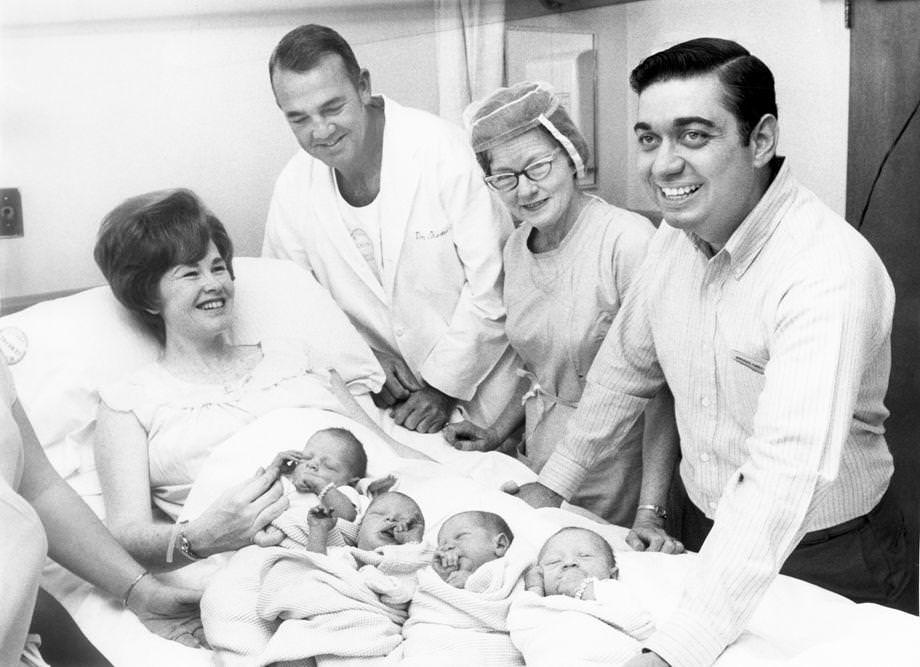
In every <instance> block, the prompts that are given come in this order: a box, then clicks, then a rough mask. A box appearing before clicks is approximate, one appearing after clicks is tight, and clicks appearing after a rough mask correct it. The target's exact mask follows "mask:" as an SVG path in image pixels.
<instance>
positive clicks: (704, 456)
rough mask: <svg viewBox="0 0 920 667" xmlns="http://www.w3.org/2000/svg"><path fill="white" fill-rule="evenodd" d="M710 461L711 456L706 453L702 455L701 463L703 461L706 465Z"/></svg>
mask: <svg viewBox="0 0 920 667" xmlns="http://www.w3.org/2000/svg"><path fill="white" fill-rule="evenodd" d="M708 460H709V454H707V453H706V452H703V453H702V454H700V461H702V462H703V463H706V462H707V461H708Z"/></svg>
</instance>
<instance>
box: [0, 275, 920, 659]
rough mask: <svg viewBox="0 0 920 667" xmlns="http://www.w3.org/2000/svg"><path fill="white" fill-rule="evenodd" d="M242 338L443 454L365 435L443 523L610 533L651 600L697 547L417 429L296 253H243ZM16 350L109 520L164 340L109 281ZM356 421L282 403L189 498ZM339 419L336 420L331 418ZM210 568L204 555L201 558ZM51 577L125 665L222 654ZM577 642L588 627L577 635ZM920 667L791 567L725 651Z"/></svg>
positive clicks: (202, 503)
mask: <svg viewBox="0 0 920 667" xmlns="http://www.w3.org/2000/svg"><path fill="white" fill-rule="evenodd" d="M234 267H235V270H236V277H237V280H236V312H235V322H234V336H235V338H236V340H237V341H238V342H257V341H259V340H267V339H270V338H286V339H294V340H296V341H298V344H301V345H302V346H303V348H304V351H305V353H306V354H308V355H310V357H311V359H312V360H313V363H314V365H315V366H317V367H320V368H327V367H335V368H336V369H337V370H338V372H339V374H340V375H341V376H342V377H343V379H344V380H345V382H346V384H347V385H348V386H349V388H350V389H351V390H352V393H353V394H355V395H356V398H357V400H358V401H359V403H361V404H362V405H363V406H364V407H365V409H366V410H367V411H368V413H369V414H370V415H371V416H372V418H373V419H374V420H375V421H376V422H377V423H378V425H379V426H380V427H381V429H382V430H383V431H384V432H386V433H387V434H388V435H389V436H391V437H395V438H396V439H398V440H400V441H402V442H403V443H405V444H407V445H409V446H411V447H414V448H416V449H418V450H420V451H424V452H425V453H426V454H429V455H430V456H431V457H432V458H434V459H435V460H436V461H437V462H438V463H429V462H405V461H398V460H397V459H395V458H394V457H393V456H392V454H390V453H389V451H388V450H387V448H386V445H385V444H384V442H383V440H382V439H381V438H380V437H379V436H378V435H377V434H375V433H374V432H372V431H367V432H362V428H365V427H361V426H358V425H354V424H352V425H350V426H351V427H353V428H354V429H356V434H358V435H359V436H363V437H362V439H363V440H364V442H365V447H366V448H367V450H368V456H369V474H371V475H376V474H385V473H389V472H393V471H394V470H395V471H396V473H397V475H398V476H399V478H400V488H401V489H402V490H403V491H405V492H407V493H409V494H410V495H413V496H414V497H416V499H417V500H418V501H419V503H420V505H421V507H422V509H423V512H424V513H425V516H426V519H427V524H428V534H429V535H433V534H435V533H436V531H437V528H438V526H439V524H440V523H441V522H442V521H443V519H445V518H446V517H447V516H449V515H450V514H452V513H454V512H456V511H460V510H462V509H487V510H492V511H496V512H498V513H500V514H501V515H502V516H504V517H505V519H506V520H507V521H508V522H509V524H510V525H511V527H512V530H514V531H515V534H516V538H515V539H516V540H520V541H522V542H523V543H524V544H525V545H527V544H530V545H532V547H533V549H534V552H535V551H536V548H537V547H538V546H539V545H540V544H541V543H542V541H543V540H544V539H545V538H546V537H547V536H549V535H550V534H551V533H552V532H554V531H555V530H556V529H557V528H558V527H560V526H563V525H585V526H589V527H592V528H594V529H595V530H597V531H598V532H600V533H602V534H603V535H604V536H605V537H607V539H608V540H609V541H610V542H611V543H612V544H613V546H614V548H615V549H616V550H617V551H618V554H619V555H618V558H619V561H620V567H621V571H622V572H623V576H624V577H631V578H632V579H633V580H634V581H636V582H638V583H641V585H642V586H644V587H645V592H646V594H647V595H649V596H650V598H652V597H654V598H656V599H660V600H673V601H675V602H676V596H677V595H678V593H679V587H680V582H681V579H682V577H683V576H684V575H685V574H686V573H687V572H688V571H689V567H690V566H691V564H692V560H693V559H694V558H695V556H694V555H692V554H689V555H683V556H663V555H650V554H639V553H632V552H630V550H629V547H628V546H627V545H626V542H625V536H626V532H627V531H626V529H625V528H622V527H619V526H612V525H608V524H600V523H596V522H594V521H593V520H592V519H591V518H589V517H588V516H586V514H585V513H583V512H579V511H577V510H574V509H572V508H563V509H559V510H556V509H544V510H534V509H532V508H530V507H528V506H527V505H525V504H524V503H523V502H521V501H520V500H518V499H517V498H514V497H512V496H508V495H507V494H503V493H501V492H500V491H499V487H500V485H501V484H502V483H503V482H506V481H509V480H513V481H516V482H518V483H524V482H527V481H531V480H533V479H534V475H533V473H532V472H531V471H529V470H528V469H527V468H526V467H524V466H523V465H521V464H520V463H518V462H517V461H514V460H512V459H510V458H508V457H505V456H504V455H501V454H497V453H489V454H480V453H466V452H457V451H455V450H453V449H451V448H450V447H449V446H447V445H446V443H445V442H444V441H443V439H442V438H441V436H440V435H438V434H434V435H420V434H415V433H410V432H409V431H406V430H405V429H402V428H401V427H398V426H396V425H395V424H394V423H393V422H392V421H391V420H390V419H389V418H388V417H387V415H386V413H385V411H382V410H379V409H377V408H376V407H374V405H373V403H372V401H371V400H370V397H369V395H368V393H367V392H368V389H369V388H370V387H371V386H373V384H374V382H376V381H379V380H380V379H381V371H380V368H379V366H378V365H377V363H376V360H375V358H374V356H373V354H372V353H371V352H370V350H369V349H368V348H367V346H366V345H365V343H364V342H363V341H362V339H361V338H360V336H359V334H358V333H357V331H356V330H355V329H354V328H353V327H352V325H351V324H350V322H349V321H348V319H347V318H346V317H345V315H344V314H343V313H342V312H341V311H340V310H339V309H338V308H337V306H336V305H335V304H334V303H333V302H332V300H331V298H330V297H329V296H328V294H327V293H326V292H325V291H324V290H323V289H322V288H321V287H320V286H319V285H317V284H316V282H315V281H314V280H313V279H312V277H311V276H309V275H308V274H307V273H305V272H304V271H302V270H301V269H299V268H298V267H296V266H295V265H293V264H292V263H290V262H287V261H282V260H271V259H259V258H245V257H241V258H237V259H236V260H235V262H234ZM4 330H5V331H6V333H7V336H6V339H7V340H8V341H12V343H13V347H14V348H15V349H14V350H12V354H13V355H14V356H17V352H18V351H23V350H24V352H25V354H24V355H22V357H21V359H19V360H18V361H17V362H16V363H15V364H14V365H13V366H12V367H11V369H12V372H13V376H14V379H15V382H16V385H17V390H18V392H19V396H20V399H21V401H22V403H23V405H24V407H25V409H26V411H27V412H28V414H29V417H30V419H31V420H32V422H33V425H34V426H35V430H36V432H37V434H38V436H39V439H40V441H41V442H42V445H43V446H44V448H45V451H46V452H47V454H48V456H49V458H50V459H51V461H52V463H53V464H54V466H55V467H56V468H57V470H58V471H59V472H60V473H61V475H62V476H63V477H64V478H65V479H66V480H67V481H68V482H69V483H70V484H71V486H73V488H74V489H76V490H77V492H78V493H79V494H80V495H81V496H82V497H83V498H84V500H86V502H87V503H88V504H89V505H90V507H92V509H93V510H94V511H95V512H96V513H97V514H99V515H100V516H104V506H103V503H102V496H101V491H100V488H99V482H98V478H97V476H96V471H95V466H94V463H93V432H94V419H95V413H96V406H97V403H98V394H97V391H96V389H97V387H99V386H100V385H102V384H104V383H106V382H110V381H112V380H114V379H117V378H119V377H121V376H123V375H124V374H126V373H129V372H130V371H131V370H133V369H134V368H137V367H139V366H142V365H144V364H146V363H149V362H150V361H152V360H154V359H155V358H156V356H157V353H158V346H157V344H156V343H155V341H154V340H153V339H152V337H151V336H149V335H148V334H146V333H145V332H144V331H143V330H141V329H140V328H139V326H138V325H137V324H136V323H135V322H134V321H133V320H132V318H131V317H130V316H129V314H128V313H127V312H126V311H125V310H124V309H123V308H121V307H120V306H119V305H118V304H117V302H116V301H115V300H114V298H113V297H112V295H111V292H110V291H109V290H108V288H107V287H104V286H103V287H97V288H92V289H88V290H85V291H82V292H79V293H77V294H73V295H70V296H66V297H64V298H59V299H55V300H52V301H47V302H43V303H39V304H37V305H34V306H32V307H30V308H27V309H25V310H23V311H21V312H18V313H14V314H12V315H7V316H5V317H2V318H0V332H2V331H4ZM342 419H344V418H341V417H338V416H334V415H330V414H329V413H322V412H321V411H318V410H310V409H300V410H294V409H292V410H281V411H277V412H275V413H272V414H269V415H267V416H266V417H263V418H262V419H259V420H257V421H256V422H254V423H253V424H251V425H250V426H249V427H247V428H245V429H243V431H241V432H240V433H238V434H236V435H235V436H233V437H232V438H230V439H229V440H228V441H227V442H226V443H224V444H223V445H221V446H220V447H218V448H217V449H216V450H215V452H214V453H213V454H212V456H211V458H210V459H209V461H208V464H206V465H205V467H204V470H203V471H202V474H201V476H200V477H199V479H198V480H197V481H196V483H195V485H194V487H193V489H192V491H191V494H190V496H189V499H188V502H187V503H186V506H185V509H184V515H185V517H186V518H189V517H193V516H194V515H195V513H196V512H200V511H201V510H202V509H203V508H204V507H206V506H207V505H208V503H209V502H211V501H212V500H213V499H214V498H215V497H216V495H217V494H219V493H220V491H221V490H222V489H224V488H226V486H227V485H228V484H231V483H234V482H235V481H237V480H239V479H241V478H243V477H246V476H248V475H251V473H252V471H253V470H254V469H255V468H256V467H258V466H259V465H265V464H266V463H268V462H269V461H271V459H272V458H273V455H274V453H275V452H276V451H281V450H284V449H299V448H300V447H302V444H303V442H304V441H305V439H306V436H307V435H309V433H310V432H312V431H313V430H315V429H317V428H320V427H322V426H324V425H329V424H330V423H332V422H336V421H337V420H338V421H341V420H342ZM330 420H331V421H330ZM195 565H196V566H198V565H199V564H195ZM219 566H220V558H217V559H214V560H212V559H209V560H208V561H205V562H204V563H203V564H201V565H200V566H198V567H189V568H183V570H182V571H179V573H176V574H175V576H176V577H177V581H179V582H181V583H187V584H193V585H203V582H204V581H205V580H206V578H207V576H208V574H209V572H210V571H211V570H212V568H215V567H219ZM43 586H44V587H45V588H46V589H48V590H49V591H50V592H51V593H52V594H54V595H55V596H56V597H57V598H58V599H59V600H61V602H62V603H63V604H64V606H65V607H66V608H67V609H68V610H69V611H70V612H71V614H72V615H73V616H74V618H75V619H76V620H77V623H78V624H79V625H80V627H81V628H82V629H83V631H84V632H85V633H86V635H87V636H88V637H89V638H90V639H91V640H92V641H93V642H94V643H95V644H96V645H97V646H98V647H99V648H100V650H101V651H102V652H103V653H104V654H105V655H106V656H107V657H108V658H109V659H110V660H111V662H112V663H113V664H115V665H116V666H119V665H126V666H127V665H130V666H132V667H135V666H143V665H164V664H169V665H207V664H212V660H213V656H212V655H211V652H209V651H206V650H204V649H190V648H187V647H184V646H181V645H179V644H177V643H175V642H170V641H167V640H164V639H162V638H160V637H157V636H155V635H154V634H152V633H150V632H149V631H147V629H146V628H145V627H144V626H143V625H142V624H141V623H140V622H139V621H138V619H137V618H136V617H135V616H134V615H133V614H132V613H131V612H130V611H127V610H124V609H122V607H121V604H120V602H119V601H118V600H114V599H112V598H111V597H109V596H107V595H106V594H104V593H102V592H100V591H98V590H96V589H94V588H92V587H91V586H89V585H88V584H86V583H85V582H82V581H81V580H79V579H78V578H77V577H75V576H74V575H72V574H70V573H68V572H66V571H64V570H63V569H62V568H60V567H59V566H57V565H55V564H53V563H51V562H50V561H49V563H48V565H47V566H46V569H45V573H44V577H43ZM576 640H577V638H573V641H576ZM895 661H896V662H897V663H898V664H920V619H918V618H917V617H914V616H911V615H909V614H905V613H902V612H896V611H892V610H889V609H885V608H883V607H880V606H878V605H872V604H862V605H858V604H855V603H852V602H850V601H848V600H846V599H844V598H842V597H840V596H837V595H835V594H833V593H830V592H827V591H825V590H823V589H820V588H818V587H815V586H812V585H809V584H805V583H803V582H800V581H797V580H794V579H791V578H788V577H779V578H778V579H777V581H776V582H775V584H774V585H773V586H772V587H771V589H770V590H769V592H768V594H767V596H766V597H765V599H764V601H763V603H762V604H761V605H760V607H759V609H758V611H757V612H756V614H755V616H754V618H753V619H752V621H751V623H750V624H749V626H748V630H747V631H745V632H744V633H743V634H742V635H741V637H740V638H739V640H738V641H737V642H736V643H735V644H733V645H732V646H731V647H729V649H728V650H727V651H726V652H725V653H724V654H723V655H722V656H721V657H720V658H719V660H718V663H717V664H719V665H722V666H723V667H725V666H729V665H745V666H746V665H777V664H789V665H809V666H811V665H835V666H837V665H857V664H858V665H869V664H885V663H889V662H891V663H894V662H895Z"/></svg>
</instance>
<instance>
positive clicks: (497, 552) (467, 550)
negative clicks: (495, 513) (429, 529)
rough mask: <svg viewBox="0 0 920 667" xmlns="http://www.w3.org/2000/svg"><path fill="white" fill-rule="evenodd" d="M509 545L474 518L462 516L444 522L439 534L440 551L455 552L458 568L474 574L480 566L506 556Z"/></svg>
mask: <svg viewBox="0 0 920 667" xmlns="http://www.w3.org/2000/svg"><path fill="white" fill-rule="evenodd" d="M507 548H508V545H507V544H506V543H505V542H504V541H501V540H500V539H499V536H498V535H494V534H492V533H491V532H490V531H489V530H488V529H486V528H483V527H482V526H480V525H479V524H478V523H477V522H476V520H475V518H474V517H472V516H469V515H464V514H460V515H458V516H454V517H451V518H450V519H448V520H447V521H445V522H444V525H443V526H441V530H440V531H439V532H438V550H439V551H441V552H446V551H448V550H454V551H456V554H457V567H458V569H459V570H460V571H461V572H467V573H469V574H472V573H473V572H475V571H476V570H477V569H478V568H479V566H480V565H483V564H484V563H488V562H489V561H492V560H495V559H496V558H499V557H501V556H503V555H504V553H505V551H506V550H507Z"/></svg>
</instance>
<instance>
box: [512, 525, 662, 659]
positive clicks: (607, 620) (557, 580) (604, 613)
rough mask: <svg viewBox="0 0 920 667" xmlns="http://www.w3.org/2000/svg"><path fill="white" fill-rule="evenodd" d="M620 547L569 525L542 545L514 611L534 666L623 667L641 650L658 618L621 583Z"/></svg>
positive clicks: (517, 632)
mask: <svg viewBox="0 0 920 667" xmlns="http://www.w3.org/2000/svg"><path fill="white" fill-rule="evenodd" d="M617 577H618V568H617V564H616V559H615V557H614V554H613V549H612V548H611V547H610V544H609V543H608V542H607V541H606V540H605V539H604V538H603V537H601V536H600V535H598V534H597V533H595V532H594V531H592V530H588V529H586V528H575V527H570V528H563V529H561V530H559V531H557V532H556V533H555V534H553V535H552V536H551V537H550V538H549V539H548V540H547V541H546V543H545V544H544V545H543V547H542V549H540V553H539V555H538V556H537V563H536V565H535V566H534V567H532V568H530V569H529V570H528V571H527V573H526V575H525V581H526V589H527V590H526V591H525V592H524V593H522V594H521V595H519V596H517V597H516V598H515V600H514V601H513V602H512V604H511V609H510V612H509V614H508V628H509V631H510V633H511V639H512V641H513V642H514V644H515V646H517V648H518V649H520V651H521V653H522V654H523V656H524V659H525V660H526V661H527V664H528V665H546V666H549V665H554V666H555V665H560V664H565V665H571V666H572V667H588V666H594V665H596V666H600V665H620V664H623V663H625V662H626V661H627V660H629V659H630V658H631V657H633V656H634V655H636V654H637V653H639V651H640V650H641V645H640V644H639V640H641V639H644V638H646V637H648V636H649V635H650V634H651V633H652V630H653V629H654V625H653V622H652V616H651V615H650V614H649V612H648V611H647V610H646V609H645V608H644V607H643V606H642V604H641V603H640V602H639V600H638V598H637V596H636V595H634V593H633V592H632V591H631V590H630V589H629V587H628V586H627V585H626V584H625V583H624V582H621V581H619V580H618V578H617Z"/></svg>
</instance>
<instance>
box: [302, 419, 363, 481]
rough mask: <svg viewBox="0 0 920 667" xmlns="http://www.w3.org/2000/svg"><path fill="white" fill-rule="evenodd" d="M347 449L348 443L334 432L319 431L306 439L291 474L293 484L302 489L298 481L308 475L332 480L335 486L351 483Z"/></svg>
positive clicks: (352, 478)
mask: <svg viewBox="0 0 920 667" xmlns="http://www.w3.org/2000/svg"><path fill="white" fill-rule="evenodd" d="M349 450H350V444H349V443H348V442H346V441H343V440H342V438H341V437H339V436H337V435H336V434H335V433H326V432H323V431H320V432H319V433H317V434H316V435H314V436H313V437H311V438H310V439H309V440H308V441H307V444H306V446H305V447H304V448H303V452H301V460H300V461H299V462H298V463H297V465H296V466H295V467H294V470H293V472H292V475H291V479H292V481H293V482H294V486H296V487H297V488H298V490H301V491H302V490H304V489H301V486H304V485H303V484H301V483H300V482H301V481H304V478H305V477H308V476H310V475H312V476H316V477H321V478H322V479H324V480H325V481H326V482H327V483H328V482H333V483H335V485H336V486H345V485H347V484H351V483H352V482H353V481H354V476H353V475H352V474H351V470H350V465H349V463H350V462H349V457H348V452H349ZM306 490H309V488H308V489H306Z"/></svg>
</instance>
